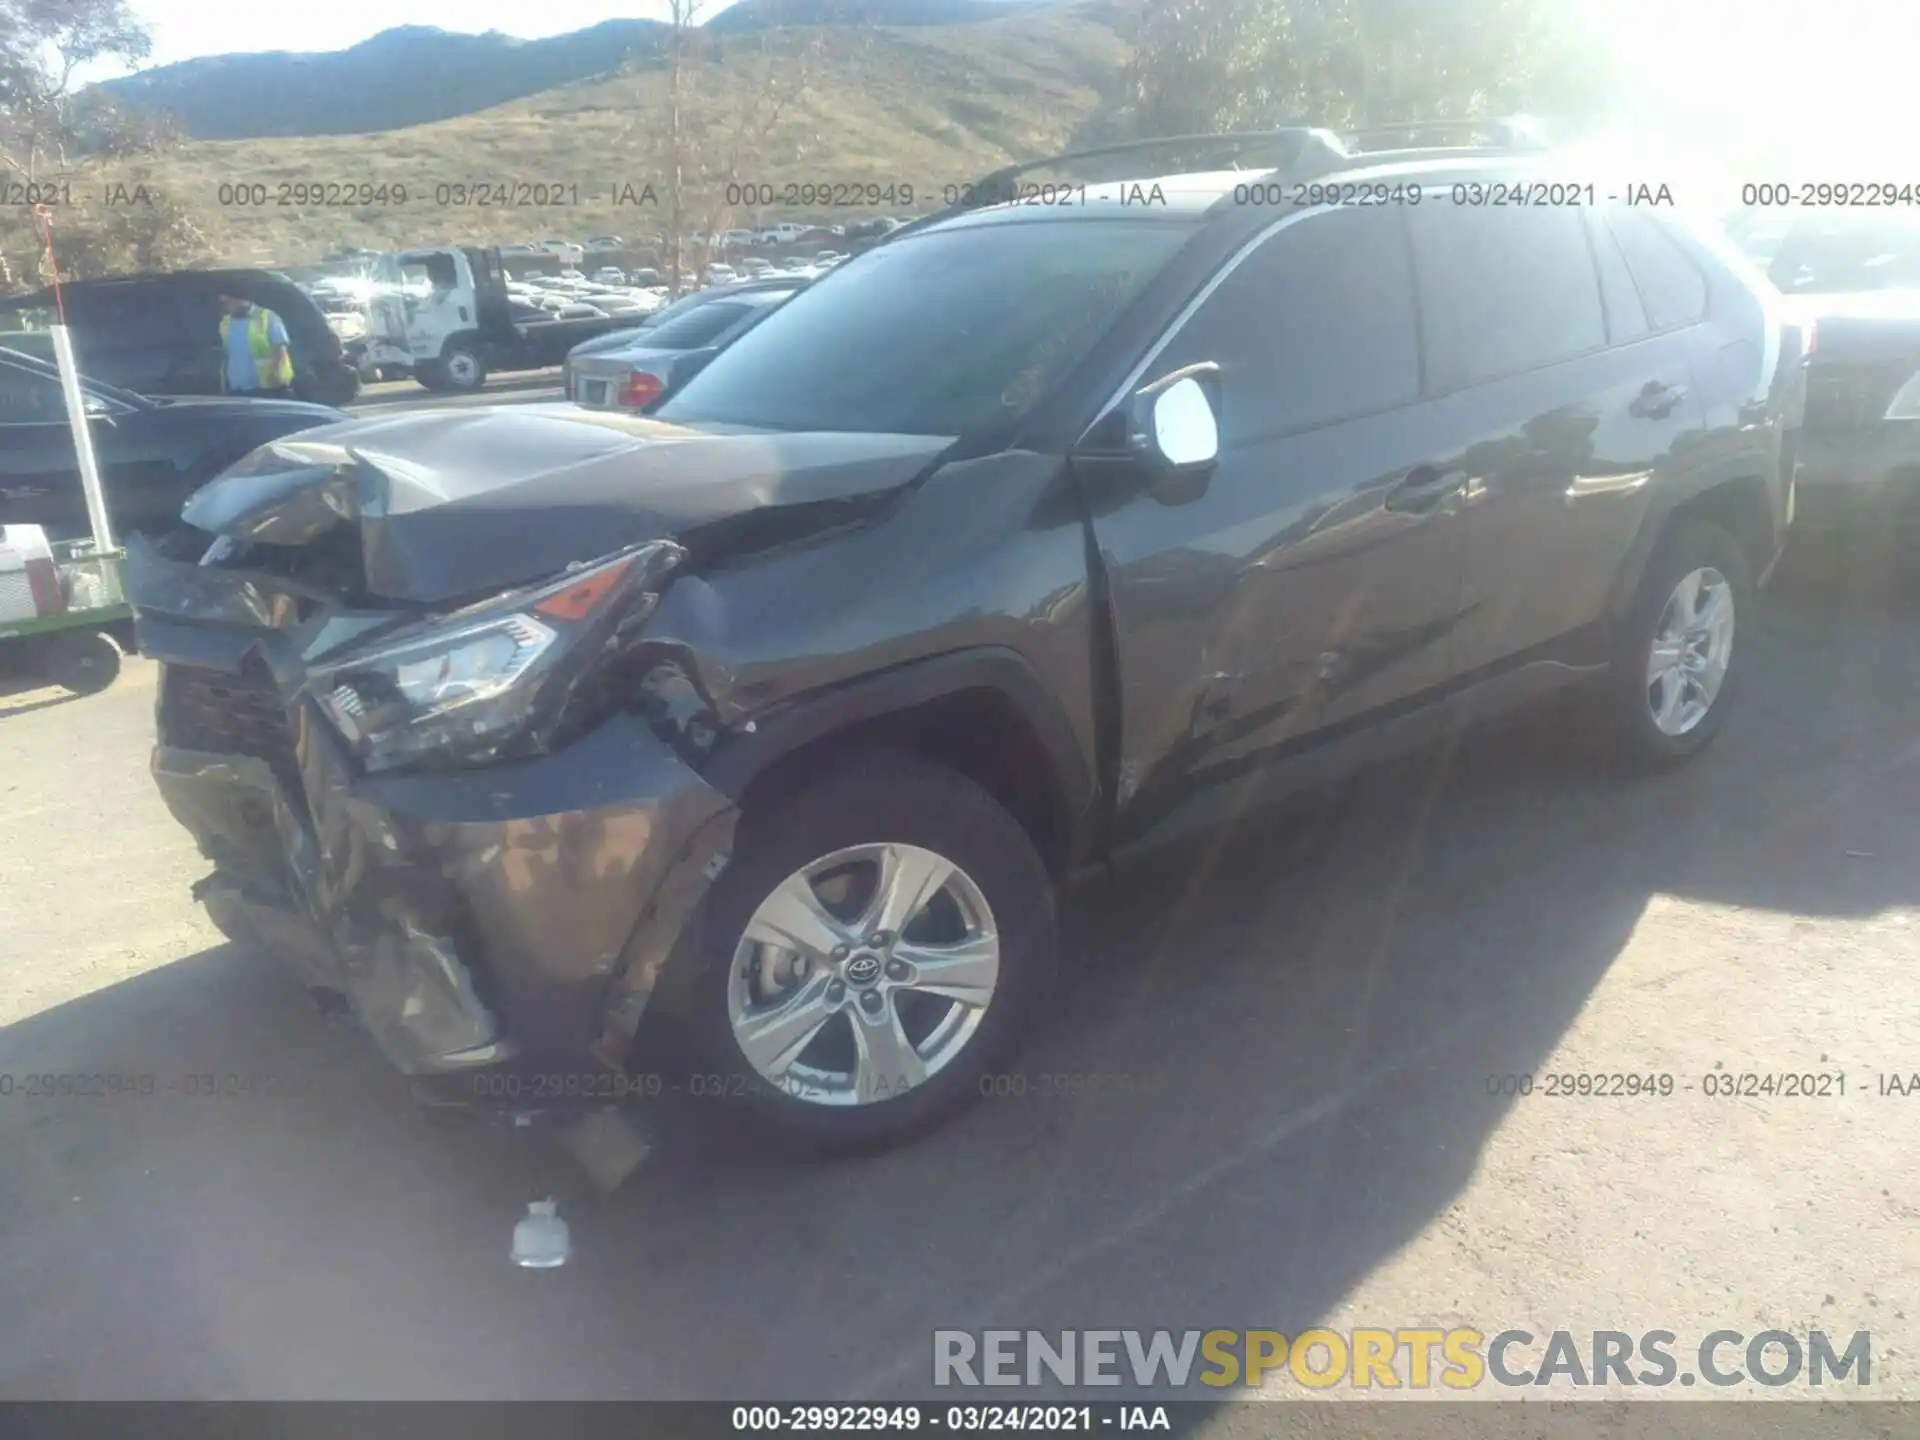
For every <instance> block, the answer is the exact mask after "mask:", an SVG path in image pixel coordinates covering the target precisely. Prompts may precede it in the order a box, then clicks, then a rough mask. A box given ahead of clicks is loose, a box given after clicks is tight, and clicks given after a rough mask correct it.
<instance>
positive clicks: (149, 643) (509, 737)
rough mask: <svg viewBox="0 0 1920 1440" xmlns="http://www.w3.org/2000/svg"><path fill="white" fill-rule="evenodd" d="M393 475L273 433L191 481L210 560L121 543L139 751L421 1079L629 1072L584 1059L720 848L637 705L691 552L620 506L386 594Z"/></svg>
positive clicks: (238, 897)
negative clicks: (594, 547)
mask: <svg viewBox="0 0 1920 1440" xmlns="http://www.w3.org/2000/svg"><path fill="white" fill-rule="evenodd" d="M370 472H375V473H370ZM390 478H391V475H390V472H389V470H388V467H387V466H385V465H374V464H372V463H371V462H369V461H368V459H367V458H366V456H364V455H363V454H360V453H357V452H355V451H352V450H349V449H346V448H343V447H337V446H331V445H327V444H304V443H293V442H282V443H281V444H280V445H277V446H274V447H269V449H268V450H267V451H263V452H258V453H257V454H256V456H255V457H253V459H252V460H250V461H249V462H248V463H247V464H246V465H243V466H242V467H239V469H238V471H237V472H235V473H234V474H233V475H231V476H230V477H229V478H228V479H223V480H221V481H217V482H215V484H214V486H213V487H210V489H209V490H207V491H203V492H202V493H201V495H200V496H197V497H196V498H195V500H194V501H193V502H192V503H191V504H190V505H189V507H188V512H187V518H188V519H189V521H191V522H193V523H196V524H198V525H201V526H202V528H205V529H212V530H217V531H218V532H219V534H220V538H219V539H218V540H216V541H215V542H214V543H213V546H212V548H211V549H210V550H209V551H208V553H207V554H206V555H205V556H204V557H202V558H201V559H199V560H198V561H197V562H196V561H193V560H190V559H187V558H184V557H181V556H179V555H177V554H174V555H169V554H167V553H163V552H162V551H161V550H160V549H157V548H155V547H153V546H150V545H146V544H143V543H141V542H139V541H135V542H134V543H133V544H132V545H130V547H129V555H128V560H127V564H126V574H125V579H126V585H127V590H128V593H129V596H130V597H131V599H132V601H133V604H134V606H135V612H136V617H137V620H136V623H137V625H138V628H139V633H140V641H141V646H142V649H143V651H144V652H145V653H147V654H150V655H152V656H153V657H155V658H156V659H158V660H159V661H160V662H161V663H162V671H161V679H160V687H159V695H158V701H157V713H156V719H157V728H158V744H157V745H156V748H155V750H154V755H153V773H154V776H155V779H156V781H157V783H158V784H159V787H160V790H161V793H162V795H163V797H164V798H165V801H166V803H167V805H168V807H169V809H171V811H172V812H173V814H174V816H175V817H176V818H177V819H178V820H179V821H180V822H181V823H182V824H183V825H185V826H186V827H187V829H188V830H189V831H190V832H191V833H192V834H193V836H194V838H195V839H196V841H197V842H198V844H199V846H200V848H201V850H202V852H203V853H204V854H205V855H206V856H207V858H208V859H209V860H211V861H212V862H213V864H214V867H215V869H214V872H213V874H211V875H210V876H208V877H207V878H206V879H205V880H203V881H202V882H201V883H200V885H199V886H198V887H196V893H197V895H198V898H200V899H201V900H202V901H203V902H204V903H205V905H206V906H207V909H208V911H209V913H210V915H211V916H212V918H213V919H214V920H215V922H216V923H217V924H218V925H219V926H220V928H221V929H222V930H223V931H224V932H225V933H227V934H228V935H229V936H233V937H236V938H244V939H247V940H249V941H252V942H255V943H257V944H259V945H260V946H261V947H262V948H264V949H268V950H272V951H274V952H276V953H280V954H283V955H286V956H288V957H289V958H291V959H293V960H294V961H296V962H297V963H298V965H299V966H300V968H301V970H302V971H303V973H304V977H305V979H306V982H307V983H308V984H309V985H310V986H311V987H313V988H315V989H316V990H318V991H323V992H331V993H337V994H338V995H340V996H342V997H344V998H345V999H346V1001H347V1002H348V1003H349V1004H350V1005H351V1008H352V1009H353V1011H354V1012H355V1013H356V1014H357V1015H358V1016H359V1017H360V1019H361V1020H362V1021H363V1022H364V1023H365V1025H366V1026H367V1028H368V1029H369V1030H370V1031H371V1033H372V1034H373V1036H374V1037H375V1039H376V1040H377V1041H378V1043H379V1045H380V1047H381V1049H382V1050H383V1051H384V1052H385V1053H386V1055H387V1056H388V1057H389V1059H390V1060H391V1061H392V1062H393V1063H394V1064H395V1065H396V1066H398V1067H399V1068H400V1069H401V1070H402V1071H404V1072H405V1073H406V1074H408V1075H409V1076H412V1077H414V1078H415V1079H416V1080H417V1081H420V1082H423V1083H424V1085H425V1088H426V1089H428V1090H429V1091H430V1092H431V1093H432V1094H433V1095H434V1096H435V1097H436V1098H442V1099H447V1100H451V1101H456V1102H458V1101H466V1100H476V1101H485V1100H492V1099H501V1100H505V1101H507V1102H509V1103H513V1104H515V1105H518V1106H526V1105H529V1104H539V1103H542V1102H543V1101H547V1100H551V1101H553V1102H554V1103H564V1102H566V1101H568V1100H572V1099H574V1098H576V1097H579V1098H586V1097H591V1096H593V1095H595V1094H596V1093H597V1094H600V1095H606V1094H608V1093H617V1092H610V1091H609V1090H607V1089H606V1088H604V1087H602V1088H599V1089H598V1090H596V1089H595V1088H594V1077H595V1075H596V1074H598V1075H599V1076H600V1077H601V1078H603V1079H604V1077H605V1075H606V1072H607V1070H608V1069H610V1068H617V1067H619V1066H621V1065H622V1064H624V1063H625V1062H626V1060H627V1058H628V1057H627V1054H626V1045H627V1042H629V1041H630V1040H631V1038H632V1035H633V1033H634V1031H635V1029H636V1028H637V1025H638V1020H639V1017H640V1015H641V1013H642V1012H643V1010H644V1008H645V1005H646V1001H647V998H648V996H649V994H650V993H651V989H652V986H653V982H654V980H655V979H656V978H657V976H658V974H659V971H660V969H661V967H662V965H663V964H664V963H665V961H666V959H667V958H668V956H669V955H670V954H671V953H672V951H673V948H674V946H675V944H676V943H677V941H678V938H679V937H680V935H681V934H682V932H683V931H684V930H685V929H686V924H687V920H688V918H689V917H690V916H691V915H692V914H693V913H694V912H695V910H696V909H697V907H698V904H699V902H700V900H701V898H702V897H703V896H704V894H705V891H706V888H707V886H708V884H709V883H710V881H711V877H712V876H713V875H714V874H716V873H717V871H718V868H719V866H720V865H722V864H724V859H725V857H726V855H727V854H728V853H729V852H730V850H731V844H732V830H733V823H734V811H733V808H732V806H731V803H730V802H729V801H728V800H727V799H726V798H725V797H723V796H722V795H720V794H719V793H718V792H716V791H715V790H713V789H711V788H710V787H709V786H707V785H706V784H705V783H704V782H703V781H702V780H701V779H700V777H699V775H698V774H697V773H696V772H695V770H694V769H693V768H692V766H691V765H690V764H689V763H688V760H687V758H685V757H684V756H683V755H682V754H681V753H678V752H677V751H676V748H675V745H674V744H673V743H672V736H671V734H669V733H667V731H666V730H665V728H664V727H661V726H659V725H657V724H655V723H652V721H651V720H650V717H649V709H650V707H652V708H659V707H660V706H661V705H662V704H663V703H664V702H663V701H661V700H660V699H659V698H657V696H658V693H659V692H661V690H662V685H661V680H660V676H661V675H663V674H664V675H666V676H669V677H670V678H671V683H670V684H668V685H667V686H666V687H665V690H666V691H668V692H671V691H672V690H673V689H674V687H675V686H683V685H684V682H685V674H686V672H685V669H684V667H683V666H682V665H681V664H680V663H679V661H678V660H676V659H674V658H673V657H672V656H671V655H668V654H664V653H663V654H662V655H654V654H652V653H651V650H650V647H649V644H648V642H647V641H646V639H645V636H644V627H645V625H646V622H647V619H648V617H649V615H650V614H651V613H652V611H653V609H654V606H655V605H656V604H657V603H658V600H659V597H660V595H661V593H662V591H663V589H664V587H665V586H666V584H667V583H668V580H669V578H670V577H671V576H673V575H674V574H675V572H676V570H677V569H678V567H680V566H681V565H683V563H684V562H685V560H686V554H687V552H686V551H685V549H684V548H683V547H682V546H681V545H680V544H679V543H678V542H677V541H675V540H673V539H671V538H667V537H664V536H655V537H652V538H637V537H636V536H635V535H634V534H633V533H632V532H631V530H630V531H629V532H628V533H627V534H624V535H622V534H618V533H615V534H613V535H611V536H609V537H608V538H610V539H613V540H617V541H620V542H622V543H619V544H617V546H615V547H613V548H607V549H603V550H602V551H601V552H600V554H599V556H598V558H595V559H593V560H591V561H588V562H585V563H576V564H571V565H568V566H566V567H565V568H563V569H561V570H560V572H559V573H558V574H552V573H551V572H549V575H548V578H545V579H543V580H539V581H536V582H534V583H523V584H513V585H508V586H506V587H505V588H499V587H498V580H499V578H500V575H501V574H502V573H505V572H504V570H503V569H502V567H501V566H499V565H494V566H492V567H488V566H486V565H480V566H478V567H476V568H478V569H482V570H484V569H488V568H491V569H492V571H493V573H491V574H487V575H484V576H483V577H482V586H481V587H480V588H483V589H484V590H485V591H486V593H483V594H480V595H478V596H477V597H476V596H472V595H468V596H466V597H463V598H454V599H451V600H448V599H446V598H445V597H443V596H441V595H439V594H433V593H423V592H422V590H421V589H420V588H419V587H417V586H416V587H414V588H413V590H412V591H411V593H403V594H399V595H395V594H393V593H384V594H383V593H378V591H377V589H376V587H375V586H373V585H371V584H369V582H368V577H369V575H370V574H377V573H378V572H379V570H380V567H381V566H382V565H383V564H385V565H386V566H387V568H388V569H389V571H392V572H395V573H398V571H397V567H396V564H395V557H394V554H393V553H392V551H391V550H389V551H388V552H386V553H385V554H382V553H380V550H379V547H380V545H381V544H382V543H383V541H392V540H393V539H394V538H395V537H394V536H392V535H387V536H384V537H383V536H382V535H381V533H380V530H379V527H378V526H377V525H373V524H369V523H368V522H369V520H370V519H372V518H375V517H377V516H380V515H382V514H386V513H390V512H388V511H387V509H386V508H385V507H386V506H387V503H388V502H389V501H390V499H391V491H390V489H387V488H386V487H385V486H383V483H382V482H383V481H386V480H389V479H390ZM456 528H457V527H456ZM603 533H604V532H603ZM526 548H527V549H528V550H534V549H537V548H538V547H537V546H536V545H535V544H533V543H531V542H530V543H529V545H528V546H527V547H526ZM527 563H529V562H527V561H526V560H525V558H524V557H522V558H520V559H517V560H513V561H512V562H511V565H512V566H524V565H525V564H527ZM434 566H435V569H434V573H435V574H436V575H440V576H446V577H451V576H454V575H457V574H458V571H459V566H458V563H457V559H449V558H447V557H444V556H441V557H436V559H435V561H434ZM412 573H413V574H415V575H418V574H420V573H423V572H421V571H420V570H419V569H418V568H416V569H415V570H414V571H413V572H412ZM436 583H438V582H436ZM442 588H444V587H442ZM386 589H388V590H389V591H395V590H398V591H406V590H407V587H406V586H404V585H391V586H388V587H386ZM656 672H658V673H656ZM503 1074H511V1075H514V1076H515V1077H517V1078H515V1079H513V1080H512V1081H511V1082H510V1083H503V1081H502V1079H501V1077H502V1075H503ZM575 1077H578V1078H575Z"/></svg>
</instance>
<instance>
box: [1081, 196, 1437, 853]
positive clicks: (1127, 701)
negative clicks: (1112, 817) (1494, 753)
mask: <svg viewBox="0 0 1920 1440" xmlns="http://www.w3.org/2000/svg"><path fill="white" fill-rule="evenodd" d="M1413 293H1414V292H1413V279H1412V270H1411V264H1410V259H1409V255H1408V249H1407V237H1406V231H1405V226H1404V223H1403V221H1402V219H1401V217H1400V216H1399V215H1398V214H1397V213H1395V212H1394V211H1392V210H1389V209H1385V208H1367V209H1360V208H1348V209H1340V210H1331V211H1319V212H1309V213H1306V214H1303V215H1299V216H1295V217H1290V218H1289V219H1288V220H1286V221H1284V222H1282V223H1280V224H1279V225H1277V226H1276V227H1274V228H1272V229H1270V230H1269V231H1268V232H1267V233H1266V235H1265V237H1264V238H1263V239H1261V240H1260V241H1259V242H1258V243H1257V244H1256V245H1255V246H1254V247H1253V248H1252V249H1251V250H1250V251H1247V252H1243V254H1242V256H1241V258H1240V260H1239V261H1238V263H1236V264H1233V265H1231V266H1230V267H1229V269H1228V270H1227V271H1226V272H1225V273H1224V275H1223V276H1222V277H1221V278H1218V279H1217V280H1216V282H1215V285H1214V288H1213V289H1212V290H1211V292H1210V293H1207V294H1206V295H1205V298H1204V299H1203V300H1202V301H1201V302H1200V304H1199V307H1198V309H1197V310H1196V311H1194V313H1193V314H1192V315H1191V316H1190V317H1189V318H1188V319H1187V320H1185V321H1184V322H1183V323H1182V324H1180V325H1178V326H1177V327H1176V329H1175V331H1174V333H1173V335H1172V336H1171V338H1170V340H1169V341H1168V342H1167V344H1166V345H1165V347H1164V348H1163V349H1162V350H1161V351H1160V353H1159V354H1158V355H1156V356H1155V357H1154V358H1153V359H1152V360H1151V361H1150V362H1149V364H1148V365H1147V368H1146V370H1145V372H1144V373H1143V374H1142V375H1141V377H1140V380H1139V383H1140V384H1150V383H1152V382H1153V381H1155V380H1158V379H1160V378H1162V377H1164V376H1166V375H1169V374H1171V373H1173V372H1174V371H1177V370H1180V369H1184V368H1186V367H1187V366H1190V365H1194V364H1199V363H1205V362H1212V363H1214V364H1217V365H1219V366H1220V370H1221V385H1222V401H1221V406H1222V413H1221V416H1220V423H1221V433H1220V445H1221V450H1220V458H1219V463H1218V465H1217V466H1216V468H1215V469H1214V471H1213V472H1212V474H1211V476H1210V477H1209V479H1208V481H1207V484H1206V486H1205V488H1204V490H1203V491H1202V492H1201V493H1198V494H1197V495H1193V496H1191V497H1189V498H1186V499H1183V500H1180V501H1176V502H1167V501H1163V500H1160V499H1156V498H1154V497H1153V496H1151V495H1149V494H1147V493H1145V492H1144V491H1143V490H1140V489H1138V488H1137V487H1135V488H1134V489H1133V490H1131V491H1129V490H1128V489H1127V488H1126V486H1125V483H1124V481H1125V477H1124V475H1119V476H1116V475H1113V474H1107V475H1099V474H1095V475H1093V476H1092V477H1091V483H1090V484H1089V492H1090V501H1091V505H1092V509H1093V512H1094V521H1093V524H1094V529H1095V533H1096V536H1097V539H1098V543H1099V546H1100V549H1101V552H1102V555H1103V557H1104V559H1105V563H1106V569H1107V573H1108V576H1109V583H1110V586H1111V591H1112V605H1113V609H1114V613H1115V619H1116V624H1117V626H1118V630H1119V642H1120V654H1119V668H1120V672H1121V685H1122V694H1123V706H1124V714H1123V718H1122V724H1121V735H1122V743H1123V746H1124V754H1123V756H1122V763H1121V780H1120V792H1121V793H1120V799H1121V801H1122V803H1123V804H1126V803H1130V802H1138V803H1135V804H1134V813H1135V814H1136V815H1137V816H1139V817H1140V820H1139V823H1140V824H1142V825H1145V824H1146V823H1149V822H1151V821H1152V820H1153V819H1155V818H1158V815H1159V813H1160V812H1161V810H1162V808H1163V807H1165V806H1169V805H1171V804H1173V803H1176V802H1178V801H1180V800H1181V799H1183V798H1185V797H1186V796H1187V795H1189V794H1191V793H1193V792H1196V791H1199V790H1203V789H1207V788H1210V787H1213V786H1216V785H1222V784H1226V783H1228V782H1231V781H1234V780H1236V779H1237V778H1238V777H1241V776H1243V775H1246V774H1249V773H1251V772H1255V771H1257V770H1259V769H1260V768H1261V766H1262V765H1263V764H1265V763H1266V762H1267V761H1268V760H1270V759H1272V758H1274V757H1275V756H1276V754H1277V753H1278V752H1280V751H1283V750H1287V749H1290V748H1304V747H1305V746H1307V745H1310V744H1312V743H1313V742H1315V741H1316V740H1319V739H1322V738H1326V737H1327V736H1328V735H1329V733H1330V732H1332V731H1333V730H1335V729H1338V728H1344V727H1345V726H1346V725H1347V724H1348V722H1357V721H1359V720H1361V719H1363V718H1370V717H1373V716H1374V715H1376V714H1377V712H1380V711H1382V710H1383V709H1387V708H1391V707H1396V706H1402V705H1406V704H1408V703H1410V702H1411V701H1413V700H1414V699H1415V698H1416V697H1418V696H1420V695H1421V694H1422V692H1424V691H1427V690H1428V689H1430V688H1431V687H1432V686H1434V685H1436V684H1437V683H1438V682H1439V681H1440V680H1441V679H1442V678H1443V676H1444V674H1445V671H1446V657H1447V636H1448V631H1449V629H1450V627H1451V624H1452V621H1453V618H1454V615H1455V611H1456V608H1457V599H1458V591H1459V584H1460V539H1461V525H1460V518H1459V514H1458V509H1457V506H1456V505H1455V504H1454V503H1453V502H1452V500H1451V499H1450V498H1449V496H1448V495H1447V494H1446V493H1444V487H1428V488H1427V489H1426V491H1425V492H1424V493H1421V494H1418V495H1416V493H1415V491H1416V490H1418V489H1419V487H1420V483H1421V481H1422V479H1423V476H1424V475H1425V467H1426V465H1427V462H1428V461H1429V460H1430V458H1431V456H1430V454H1429V443H1430V442H1429V437H1428V432H1427V427H1426V425H1425V422H1424V420H1423V418H1422V409H1423V407H1422V405H1421V404H1420V368H1419V350H1418V342H1417V326H1416V320H1415V309H1414V299H1413ZM1077 463H1082V464H1083V465H1084V462H1077ZM1089 468H1091V469H1092V470H1094V471H1098V470H1100V469H1103V468H1107V467H1105V466H1104V465H1103V464H1101V463H1095V464H1094V465H1093V466H1091V467H1089ZM1410 479H1411V480H1412V481H1413V482H1414V486H1413V488H1411V489H1410V488H1409V486H1408V482H1409V480H1410Z"/></svg>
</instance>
